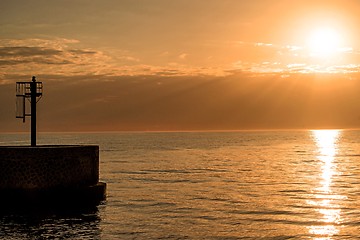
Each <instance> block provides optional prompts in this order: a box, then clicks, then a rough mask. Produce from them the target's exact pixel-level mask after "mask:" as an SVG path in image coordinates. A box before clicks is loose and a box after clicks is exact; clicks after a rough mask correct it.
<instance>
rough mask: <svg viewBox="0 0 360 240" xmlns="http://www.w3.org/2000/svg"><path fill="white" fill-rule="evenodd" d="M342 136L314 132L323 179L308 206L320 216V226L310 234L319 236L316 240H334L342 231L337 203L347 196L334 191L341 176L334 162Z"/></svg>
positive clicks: (329, 131)
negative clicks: (335, 177) (336, 178)
mask: <svg viewBox="0 0 360 240" xmlns="http://www.w3.org/2000/svg"><path fill="white" fill-rule="evenodd" d="M340 134H341V131H340V130H313V131H312V135H313V138H314V141H315V143H316V146H317V152H318V153H317V160H318V161H319V166H320V168H321V171H320V174H321V177H320V178H319V179H320V181H319V183H318V187H316V188H315V189H313V192H314V197H313V198H314V200H308V201H307V204H309V205H311V206H312V207H314V208H315V209H316V210H317V211H318V213H319V216H320V219H315V220H316V221H318V222H319V224H318V225H316V226H311V227H309V233H311V234H313V235H315V236H317V237H316V238H315V239H317V240H320V239H322V240H325V239H332V236H334V235H335V234H338V233H339V231H340V229H339V227H340V223H341V221H342V218H341V208H340V206H339V205H338V204H337V203H336V202H337V201H339V200H340V199H344V198H346V196H343V195H338V194H337V193H336V192H334V190H333V189H332V182H333V178H334V176H337V175H339V173H338V172H337V163H336V161H334V160H335V156H336V154H337V151H338V145H339V137H340ZM315 184H317V183H315Z"/></svg>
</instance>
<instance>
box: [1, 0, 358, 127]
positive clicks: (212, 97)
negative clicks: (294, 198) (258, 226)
mask: <svg viewBox="0 0 360 240" xmlns="http://www.w3.org/2000/svg"><path fill="white" fill-rule="evenodd" d="M359 12H360V2H359V1H356V0H352V1H350V0H342V1H340V0H338V1H331V0H326V1H325V0H324V1H316V0H312V1H308V0H301V1H300V0H299V1H297V0H293V1H291V0H277V1H274V0H252V1H238V0H172V1H168V0H151V1H148V0H138V1H133V0H102V1H86V0H76V1H70V0H69V1H68V0H63V1H47V0H32V1H28V0H26V1H25V0H17V1H13V0H2V1H1V2H0V13H1V14H0V100H1V102H0V111H1V112H0V121H1V126H0V131H23V130H27V129H28V123H27V124H22V122H21V120H18V119H15V117H14V112H15V110H14V105H15V101H14V98H15V82H16V81H30V80H31V76H33V75H36V76H37V78H38V80H39V81H43V82H44V98H43V99H42V100H41V102H39V123H38V125H39V126H38V129H39V131H104V130H107V131H108V130H109V131H111V130H221V129H226V130H230V129H258V128H350V127H351V128H353V127H360V114H359V110H360V109H359V108H360V107H358V103H360V97H359V95H360V94H358V93H357V91H356V90H357V89H360V88H358V85H359V84H360V79H359V69H360V68H359V66H360V57H359V49H360V41H359V34H360V32H359V31H360V30H359V28H358V26H359V25H360V24H359V23H360V15H359V14H358V13H359ZM27 122H29V121H27Z"/></svg>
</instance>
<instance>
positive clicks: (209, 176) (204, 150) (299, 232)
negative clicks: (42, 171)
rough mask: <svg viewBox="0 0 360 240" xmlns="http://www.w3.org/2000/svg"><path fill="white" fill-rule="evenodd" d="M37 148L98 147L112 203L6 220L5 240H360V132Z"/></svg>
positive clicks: (162, 138)
mask: <svg viewBox="0 0 360 240" xmlns="http://www.w3.org/2000/svg"><path fill="white" fill-rule="evenodd" d="M28 144H29V135H28V134H18V133H16V134H15V133H11V134H0V145H28ZM38 144H85V145H88V144H91V145H93V144H94V145H99V147H100V179H101V181H103V182H106V183H107V199H106V201H104V202H102V203H101V204H100V205H99V206H97V207H95V208H93V209H91V210H86V211H85V210H84V211H82V210H79V211H63V212H62V211H49V212H47V211H45V212H24V213H23V212H9V213H6V214H2V215H0V239H210V240H212V239H213V240H222V239H317V240H320V239H321V240H325V239H359V237H360V131H358V130H294V131H293V130H291V131H290V130H289V131H224V132H220V131H219V132H116V133H109V132H107V133H40V134H39V135H38ZM0 197H1V196H0Z"/></svg>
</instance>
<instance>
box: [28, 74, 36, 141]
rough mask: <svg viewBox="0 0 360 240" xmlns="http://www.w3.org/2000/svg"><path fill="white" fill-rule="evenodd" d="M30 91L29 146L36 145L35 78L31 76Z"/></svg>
mask: <svg viewBox="0 0 360 240" xmlns="http://www.w3.org/2000/svg"><path fill="white" fill-rule="evenodd" d="M30 91H31V98H30V100H31V146H32V147H36V95H37V87H36V79H35V77H32V82H31V83H30Z"/></svg>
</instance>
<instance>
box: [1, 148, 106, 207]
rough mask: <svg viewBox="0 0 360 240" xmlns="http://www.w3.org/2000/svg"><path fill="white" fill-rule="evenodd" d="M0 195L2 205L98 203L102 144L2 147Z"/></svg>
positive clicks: (103, 192)
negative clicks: (100, 147)
mask: <svg viewBox="0 0 360 240" xmlns="http://www.w3.org/2000/svg"><path fill="white" fill-rule="evenodd" d="M0 196H1V198H0V208H1V206H9V205H16V206H29V205H31V206H34V205H36V206H45V205H46V206H56V205H64V204H66V205H94V204H95V205H96V204H99V203H100V202H101V201H103V200H105V198H106V184H105V183H102V182H99V147H98V146H81V145H55V146H52V145H42V146H41V145H40V146H36V147H31V146H0Z"/></svg>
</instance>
